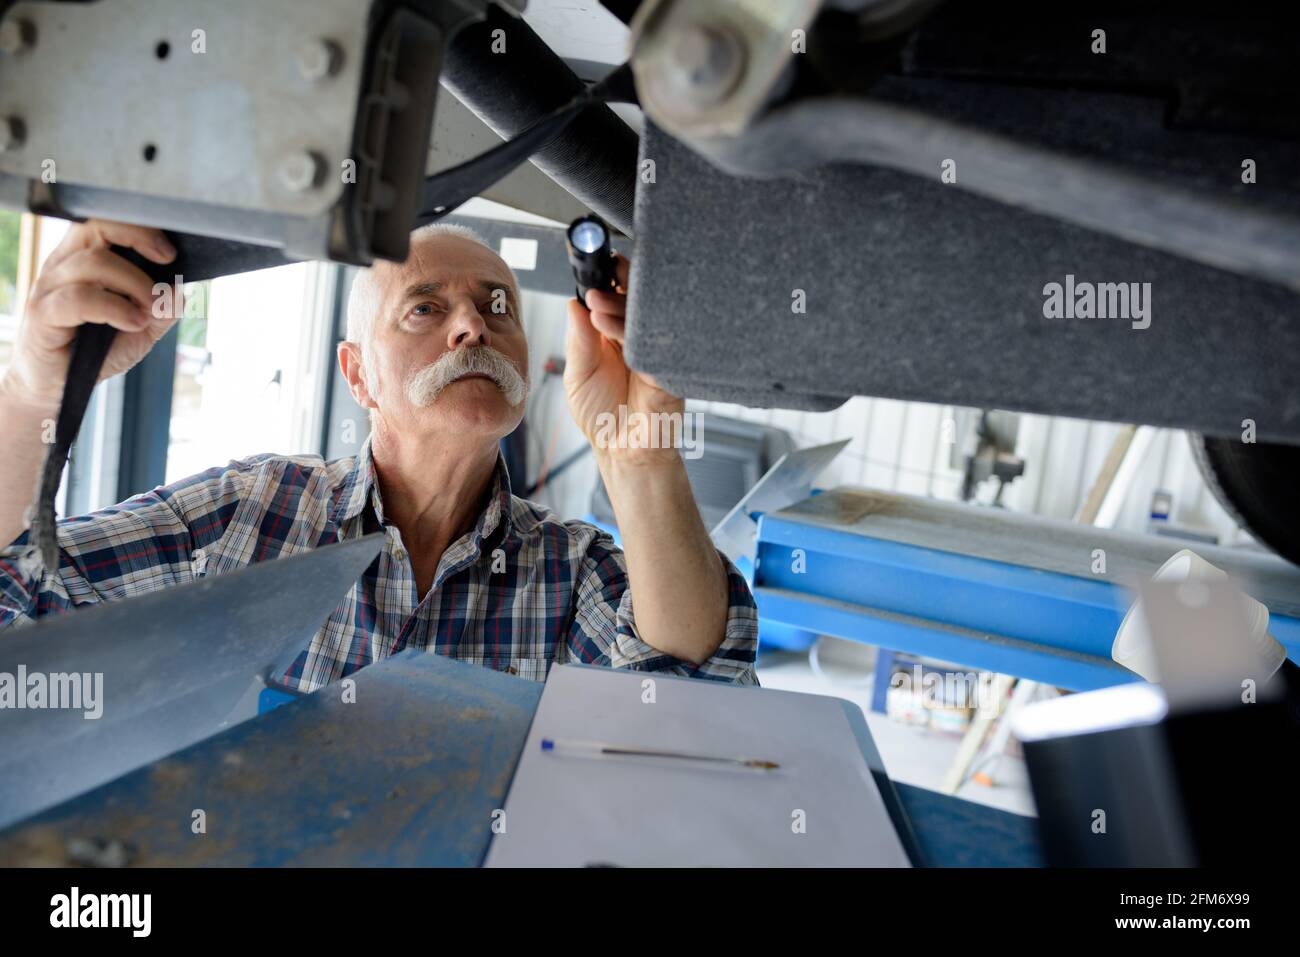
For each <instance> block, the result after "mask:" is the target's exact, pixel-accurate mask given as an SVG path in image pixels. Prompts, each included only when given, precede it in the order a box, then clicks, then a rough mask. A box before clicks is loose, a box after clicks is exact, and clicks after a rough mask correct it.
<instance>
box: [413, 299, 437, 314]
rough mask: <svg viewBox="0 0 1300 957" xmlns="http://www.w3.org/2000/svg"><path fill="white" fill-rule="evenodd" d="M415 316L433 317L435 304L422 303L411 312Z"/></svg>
mask: <svg viewBox="0 0 1300 957" xmlns="http://www.w3.org/2000/svg"><path fill="white" fill-rule="evenodd" d="M411 315H413V316H431V315H433V303H429V302H422V303H420V304H419V305H418V306H416V307H415V308H414V309H412V310H411Z"/></svg>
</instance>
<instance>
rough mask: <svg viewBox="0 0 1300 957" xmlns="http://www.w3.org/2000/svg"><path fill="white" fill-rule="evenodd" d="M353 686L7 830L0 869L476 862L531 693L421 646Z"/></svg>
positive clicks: (1, 837)
mask: <svg viewBox="0 0 1300 957" xmlns="http://www.w3.org/2000/svg"><path fill="white" fill-rule="evenodd" d="M353 677H354V679H355V681H356V689H355V692H356V694H355V701H353V702H352V703H348V702H345V701H344V700H343V697H342V695H340V694H339V693H337V689H322V690H320V691H318V692H316V693H315V694H311V695H307V696H306V697H303V698H301V699H299V700H297V701H294V702H292V703H290V704H287V705H284V706H282V707H280V708H277V709H276V710H275V711H272V712H271V713H269V714H266V715H263V716H262V717H260V718H259V719H257V720H255V721H250V722H247V723H245V724H243V725H240V726H239V727H237V728H232V729H230V730H229V731H227V732H226V733H224V734H222V735H219V736H217V737H215V738H212V739H210V740H208V741H204V742H202V743H201V744H197V745H195V746H194V747H192V748H189V749H188V750H186V751H184V752H182V753H180V754H177V755H174V756H172V757H170V758H167V759H166V760H163V761H159V762H158V763H157V764H154V765H153V766H152V767H148V768H142V769H141V770H139V771H136V772H134V773H132V774H129V775H127V776H125V777H123V778H121V779H120V780H118V781H115V782H113V783H112V784H109V785H107V786H105V787H102V788H99V789H98V790H96V791H93V792H92V793H90V794H87V795H85V796H83V797H82V798H79V799H77V800H75V801H70V802H68V803H66V804H64V805H61V806H60V807H57V808H53V809H51V810H50V811H48V812H46V813H44V814H42V815H40V816H39V817H37V818H35V819H33V820H31V821H28V822H26V823H24V824H22V825H20V826H18V827H15V828H11V829H9V830H8V831H6V832H4V833H3V834H0V866H16V865H23V866H27V865H36V864H68V863H73V862H74V861H75V856H74V853H73V849H74V848H75V846H76V843H75V842H76V841H77V839H81V841H83V842H87V841H89V842H96V843H99V844H102V845H108V846H112V847H114V848H117V849H119V851H120V853H121V854H122V857H123V859H124V860H123V862H124V863H126V864H129V865H139V866H146V867H148V866H204V865H206V866H212V865H228V866H259V865H266V866H281V865H299V866H315V865H327V866H337V865H361V866H381V865H397V866H443V867H450V866H477V865H478V864H480V863H481V862H482V859H483V855H484V854H485V853H486V851H487V846H488V841H489V839H490V837H491V835H492V827H493V824H494V817H493V811H494V810H496V809H498V808H501V807H502V806H503V805H504V802H505V794H506V788H507V786H508V785H509V783H510V778H511V775H512V774H513V773H514V768H515V764H516V762H517V761H518V758H519V752H520V749H521V748H522V747H523V743H524V738H525V736H526V735H527V733H528V727H529V725H530V724H531V722H532V717H533V711H534V710H535V709H536V707H537V701H538V699H539V698H540V696H541V692H542V685H541V684H540V683H538V682H534V681H528V680H525V679H523V678H515V677H512V676H510V675H504V674H501V673H499V672H496V671H492V670H491V669H488V668H482V667H479V666H477V665H470V664H466V663H464V662H459V661H454V660H452V659H449V658H446V657H444V656H442V655H437V654H429V653H426V652H421V651H417V650H411V651H407V652H403V653H401V654H399V655H395V656H393V657H391V658H386V659H384V660H383V661H379V662H376V663H375V664H372V665H369V666H367V667H365V668H362V669H361V670H360V671H358V672H356V674H355V675H354V676H353ZM196 808H201V809H202V810H203V811H204V812H205V815H206V826H207V830H206V833H203V834H195V833H194V832H193V831H192V830H191V821H192V819H193V811H194V810H195V809H196ZM502 823H503V824H505V825H506V826H508V822H502Z"/></svg>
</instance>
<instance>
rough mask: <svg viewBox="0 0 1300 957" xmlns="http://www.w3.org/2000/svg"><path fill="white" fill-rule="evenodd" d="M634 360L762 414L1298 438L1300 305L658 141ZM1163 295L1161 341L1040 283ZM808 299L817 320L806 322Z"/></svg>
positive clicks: (998, 220) (917, 195)
mask: <svg viewBox="0 0 1300 957" xmlns="http://www.w3.org/2000/svg"><path fill="white" fill-rule="evenodd" d="M641 159H642V167H643V169H644V168H645V161H646V160H653V161H654V172H655V176H654V182H652V183H647V182H644V180H643V181H641V182H639V183H638V192H637V201H636V227H635V228H636V233H637V238H638V249H639V255H638V257H637V259H636V261H635V262H634V264H633V276H632V282H631V297H630V302H629V319H628V339H627V352H628V357H629V360H630V361H631V363H632V364H633V366H634V367H636V368H637V369H640V370H643V371H645V372H648V373H651V374H653V375H654V376H656V377H657V378H658V379H659V380H660V381H661V382H662V383H663V384H664V385H665V386H666V387H667V388H670V389H672V390H674V391H676V392H677V393H679V394H684V395H687V396H691V397H696V398H704V399H714V400H720V401H727V402H741V403H743V404H746V405H751V406H760V407H784V408H797V409H829V408H834V407H835V406H837V405H839V404H841V403H842V402H843V401H844V400H846V399H847V398H848V397H850V396H852V395H868V396H883V397H890V398H897V399H908V400H917V401H925V402H935V403H952V404H956V405H965V406H978V407H989V408H1000V409H1011V410H1020V411H1029V412H1040V413H1045V414H1054V415H1065V416H1077V417H1081V418H1091V419H1102V420H1111V421H1123V422H1142V423H1149V424H1153V425H1165V426H1173V427H1181V428H1192V429H1195V430H1198V431H1203V432H1208V433H1211V434H1223V435H1236V434H1240V432H1241V429H1242V425H1241V423H1242V420H1243V419H1247V418H1249V419H1252V420H1254V421H1255V423H1256V427H1257V434H1258V436H1259V437H1260V438H1261V439H1271V440H1279V441H1289V442H1300V390H1298V389H1297V387H1296V384H1295V374H1294V371H1293V369H1294V363H1295V358H1296V357H1297V356H1300V295H1297V294H1296V293H1294V292H1291V291H1288V290H1286V289H1284V288H1281V287H1279V286H1275V285H1272V284H1269V283H1265V282H1261V281H1257V280H1252V279H1247V278H1244V277H1241V276H1239V275H1236V274H1233V273H1230V272H1226V271H1222V270H1217V269H1213V268H1207V267H1204V266H1200V265H1197V264H1194V263H1191V262H1188V261H1186V260H1184V259H1181V258H1179V257H1177V256H1173V255H1169V254H1165V253H1160V252H1156V251H1153V250H1150V249H1146V248H1144V247H1141V246H1137V245H1134V244H1131V243H1128V242H1124V241H1120V240H1116V239H1113V238H1110V237H1108V236H1104V235H1102V234H1100V233H1096V232H1093V231H1090V230H1087V229H1082V228H1079V227H1076V226H1071V225H1068V224H1065V223H1062V222H1059V221H1057V220H1054V219H1051V218H1048V217H1044V216H1039V215H1034V214H1030V213H1026V212H1023V211H1021V210H1018V209H1015V208H1013V207H1010V206H1006V205H1003V204H1000V203H997V202H993V201H991V200H987V199H983V198H980V197H977V196H974V195H971V194H970V193H967V192H964V191H963V190H961V189H960V188H959V187H957V186H952V185H944V184H942V183H940V182H939V181H938V179H937V177H936V179H935V180H926V179H922V178H919V177H916V176H912V175H909V174H904V173H898V172H893V171H889V170H883V169H879V168H874V167H866V166H847V165H839V166H829V167H824V168H821V169H818V170H816V171H814V172H812V173H808V174H802V175H798V176H793V177H789V178H782V179H752V178H740V177H735V176H731V175H729V174H726V173H723V172H721V171H719V170H718V169H716V168H714V167H713V166H712V165H710V164H709V163H708V162H707V161H706V160H704V159H703V158H701V157H700V156H698V155H696V154H695V153H694V152H692V151H690V150H689V149H688V148H687V147H685V146H683V145H682V144H680V143H678V142H677V141H675V140H673V139H672V138H671V137H669V136H668V135H667V134H665V133H664V132H663V131H661V130H659V129H657V128H656V127H654V126H653V124H647V128H646V132H645V135H644V136H643V137H642V142H641ZM1067 274H1072V275H1073V276H1074V277H1075V278H1076V280H1077V281H1079V282H1084V281H1087V282H1093V283H1101V282H1125V283H1145V282H1149V283H1151V287H1150V288H1151V325H1150V328H1147V329H1144V330H1138V329H1134V328H1132V324H1131V323H1130V322H1129V321H1127V320H1124V319H1047V318H1044V315H1043V304H1044V286H1045V284H1047V283H1050V282H1058V283H1064V282H1065V277H1066V275H1067ZM795 290H803V291H804V293H805V294H806V309H807V311H806V313H805V314H797V313H795V312H794V311H793V309H792V302H793V297H794V294H795Z"/></svg>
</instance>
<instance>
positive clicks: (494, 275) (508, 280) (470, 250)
mask: <svg viewBox="0 0 1300 957" xmlns="http://www.w3.org/2000/svg"><path fill="white" fill-rule="evenodd" d="M385 266H386V268H385V269H384V272H383V274H381V276H380V277H378V278H380V280H381V281H382V282H383V283H384V284H385V285H386V286H388V290H389V293H390V294H397V295H401V294H402V293H404V292H405V291H406V290H408V289H410V288H412V287H415V286H420V285H433V284H437V285H438V286H439V287H440V288H446V287H449V286H452V287H454V286H459V285H462V284H465V283H469V284H471V285H473V286H479V285H482V284H484V283H496V284H500V285H502V286H505V287H506V288H508V289H510V290H512V291H513V290H514V277H513V276H512V275H511V273H510V267H509V266H507V265H506V264H505V261H504V260H502V258H501V257H500V256H498V255H497V254H496V253H495V252H493V251H492V250H491V249H488V248H487V247H486V246H484V245H483V244H482V243H477V242H474V241H473V240H471V239H467V238H465V237H462V236H428V237H423V238H421V239H420V240H418V241H416V242H413V243H412V244H411V252H410V255H409V256H408V257H407V259H406V262H404V263H400V264H399V263H387V264H385Z"/></svg>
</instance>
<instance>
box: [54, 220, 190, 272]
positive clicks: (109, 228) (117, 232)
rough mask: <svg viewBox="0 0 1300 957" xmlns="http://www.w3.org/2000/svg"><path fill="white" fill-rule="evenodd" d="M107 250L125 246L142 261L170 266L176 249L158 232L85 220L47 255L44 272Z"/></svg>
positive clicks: (159, 230) (157, 230)
mask: <svg viewBox="0 0 1300 957" xmlns="http://www.w3.org/2000/svg"><path fill="white" fill-rule="evenodd" d="M109 246H126V247H128V248H129V249H134V250H135V251H136V252H138V253H139V254H140V255H141V256H143V257H144V258H145V259H148V260H150V261H151V262H156V263H159V264H162V263H169V262H171V261H172V260H173V259H175V258H176V248H175V247H174V246H173V245H172V244H171V242H170V241H169V240H168V239H167V237H166V236H165V235H163V232H162V230H161V229H151V228H149V227H148V226H133V225H131V224H130V223H115V222H112V221H110V220H106V219H88V220H86V222H84V223H78V224H77V225H75V226H73V227H72V228H71V229H69V230H68V234H67V235H66V236H64V237H63V241H62V242H61V243H59V245H58V246H57V247H56V248H55V249H54V251H53V252H52V253H50V255H49V258H48V259H47V260H46V262H45V268H46V269H49V268H51V267H53V266H56V265H58V264H59V263H60V262H62V261H63V260H65V259H67V258H68V257H69V256H71V255H73V254H74V253H77V252H80V251H82V250H85V249H93V248H95V247H103V248H107V247H109Z"/></svg>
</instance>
